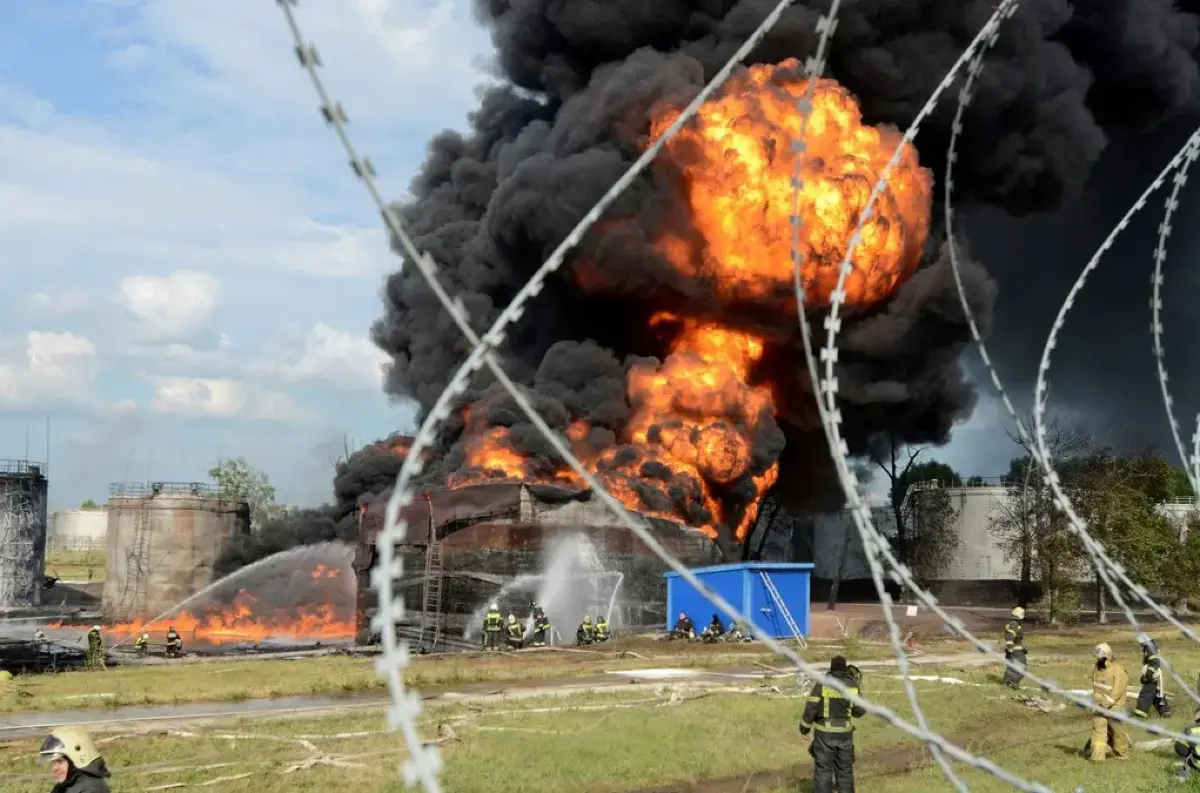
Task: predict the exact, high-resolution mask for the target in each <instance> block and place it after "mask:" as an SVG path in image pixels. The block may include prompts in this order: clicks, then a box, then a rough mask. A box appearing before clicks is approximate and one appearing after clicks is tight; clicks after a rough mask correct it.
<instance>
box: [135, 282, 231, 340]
mask: <svg viewBox="0 0 1200 793" xmlns="http://www.w3.org/2000/svg"><path fill="white" fill-rule="evenodd" d="M220 295H221V282H220V281H218V280H217V279H216V278H213V277H212V276H211V275H207V274H206V273H197V272H178V273H172V274H171V275H168V276H166V277H158V276H152V275H132V276H129V277H128V278H124V279H122V281H121V298H122V302H123V304H124V307H125V310H126V311H128V312H129V313H130V314H132V315H133V317H134V319H136V320H137V321H138V323H139V324H140V326H141V329H142V330H143V331H144V332H145V333H146V334H147V335H149V336H152V337H154V338H161V339H178V338H181V337H184V336H188V335H190V334H192V333H194V332H196V331H198V330H202V329H204V328H206V327H208V326H209V324H210V323H211V322H212V318H213V312H214V311H215V310H216V308H217V301H218V300H219V299H220Z"/></svg>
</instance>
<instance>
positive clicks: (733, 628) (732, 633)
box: [725, 620, 750, 642]
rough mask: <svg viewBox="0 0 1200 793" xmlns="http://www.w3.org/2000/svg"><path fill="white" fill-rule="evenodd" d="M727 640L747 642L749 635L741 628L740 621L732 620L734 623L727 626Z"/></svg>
mask: <svg viewBox="0 0 1200 793" xmlns="http://www.w3.org/2000/svg"><path fill="white" fill-rule="evenodd" d="M725 641H727V642H748V641H750V637H749V636H747V635H746V632H745V631H744V630H742V621H741V620H734V623H733V624H732V625H730V626H729V633H727V634H725Z"/></svg>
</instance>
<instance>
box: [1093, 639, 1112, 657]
mask: <svg viewBox="0 0 1200 793" xmlns="http://www.w3.org/2000/svg"><path fill="white" fill-rule="evenodd" d="M1092 655H1094V656H1096V658H1097V659H1100V660H1104V659H1108V658H1112V648H1111V647H1109V646H1108V643H1107V642H1101V643H1100V644H1097V645H1096V647H1095V649H1093V650H1092Z"/></svg>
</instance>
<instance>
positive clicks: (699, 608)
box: [663, 562, 813, 639]
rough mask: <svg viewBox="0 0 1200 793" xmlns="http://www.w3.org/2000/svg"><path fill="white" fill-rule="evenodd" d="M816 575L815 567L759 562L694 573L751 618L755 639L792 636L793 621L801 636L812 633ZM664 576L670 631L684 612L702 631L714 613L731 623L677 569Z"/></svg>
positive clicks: (699, 570) (668, 627) (707, 568)
mask: <svg viewBox="0 0 1200 793" xmlns="http://www.w3.org/2000/svg"><path fill="white" fill-rule="evenodd" d="M812 572H813V565H811V564H782V563H776V564H764V563H756V562H749V563H746V564H723V565H717V566H715V567H698V568H696V569H694V570H692V573H694V574H695V576H696V577H697V578H698V579H700V583H702V584H704V586H706V587H707V588H708V589H710V590H712V591H713V592H715V593H716V594H717V595H719V596H720V597H721V598H723V599H724V600H725V601H726V602H727V603H729V605H731V606H733V607H734V608H736V609H737V610H738V611H740V612H742V613H743V614H745V615H746V616H748V617H750V619H751V621H752V622H753V629H754V635H755V636H764V635H766V636H770V637H772V638H775V639H790V638H792V637H793V630H792V626H791V625H789V619H790V621H791V622H793V623H794V624H795V627H796V629H797V630H798V631H799V633H800V635H801V636H807V635H808V628H809V619H808V617H809V608H810V603H811V598H810V589H809V584H810V578H811V576H812ZM663 577H664V578H666V579H667V630H671V628H673V627H674V626H675V620H676V619H678V618H679V612H681V611H683V612H686V613H687V615H688V616H689V617H691V618H692V622H693V623H694V624H695V625H696V630H697V631H699V630H701V629H703V628H704V626H705V625H707V624H708V621H709V620H710V619H711V618H712V615H713V614H720V615H721V621H722V622H724V623H726V624H727V625H728V623H729V622H730V620H729V617H728V616H727V615H726V614H724V613H723V612H721V611H720V610H719V609H718V608H717V607H716V606H714V605H713V604H712V603H711V602H710V601H709V599H708V598H707V597H705V596H704V595H702V594H700V592H698V591H697V590H696V589H695V587H693V586H692V585H691V584H689V583H688V582H687V581H685V580H684V579H683V577H682V576H680V575H679V573H676V572H675V571H673V570H672V571H669V572H666V573H664V574H663ZM772 590H774V592H772Z"/></svg>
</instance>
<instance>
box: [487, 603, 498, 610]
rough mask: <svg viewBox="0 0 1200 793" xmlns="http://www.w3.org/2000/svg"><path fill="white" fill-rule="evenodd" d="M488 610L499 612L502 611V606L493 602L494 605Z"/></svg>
mask: <svg viewBox="0 0 1200 793" xmlns="http://www.w3.org/2000/svg"><path fill="white" fill-rule="evenodd" d="M488 608H490V609H491V610H492V611H499V610H500V604H499V603H496V602H495V601H493V602H492V605H490V606H488Z"/></svg>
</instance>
